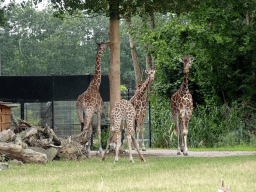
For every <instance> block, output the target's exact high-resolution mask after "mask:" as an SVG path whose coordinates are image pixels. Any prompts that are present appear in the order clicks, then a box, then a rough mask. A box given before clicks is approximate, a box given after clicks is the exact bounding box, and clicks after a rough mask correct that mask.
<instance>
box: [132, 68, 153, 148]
mask: <svg viewBox="0 0 256 192" xmlns="http://www.w3.org/2000/svg"><path fill="white" fill-rule="evenodd" d="M146 73H147V74H148V78H147V79H146V81H145V82H144V83H143V84H139V85H138V86H137V90H136V91H135V93H134V96H133V97H132V98H131V99H130V101H131V103H132V105H133V107H134V108H135V110H136V117H135V119H136V121H137V126H136V134H137V143H138V145H139V135H140V132H141V139H142V143H141V145H142V151H146V149H145V144H144V119H145V116H146V112H147V101H146V96H145V92H146V90H147V89H148V87H149V85H150V83H151V82H152V81H153V80H154V77H155V70H154V69H151V70H149V71H146Z"/></svg>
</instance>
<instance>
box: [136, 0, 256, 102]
mask: <svg viewBox="0 0 256 192" xmlns="http://www.w3.org/2000/svg"><path fill="white" fill-rule="evenodd" d="M202 6H203V7H202V9H200V11H198V12H191V13H190V14H189V15H181V16H179V17H176V18H173V20H171V21H170V22H168V23H167V24H166V25H165V26H163V27H162V28H161V29H160V30H159V31H157V32H153V33H150V32H144V33H143V35H142V37H141V38H142V40H143V41H145V42H147V43H149V44H150V45H151V46H152V48H151V51H150V52H151V54H153V55H154V57H155V59H156V60H155V61H156V68H157V74H156V79H157V81H156V90H157V92H158V93H159V94H160V95H161V96H163V97H167V98H170V97H171V95H172V94H173V93H174V92H175V91H176V90H177V89H178V86H179V85H180V84H181V81H182V77H183V65H182V64H181V63H180V62H179V61H178V58H179V57H183V56H184V55H185V54H190V55H192V56H194V57H195V61H194V62H193V63H192V66H191V68H190V77H189V89H190V91H191V93H192V95H193V96H194V99H195V102H197V103H200V104H204V103H206V104H214V105H216V104H221V103H224V102H233V101H235V100H238V99H239V98H247V99H250V98H253V95H255V94H256V89H255V88H254V83H255V75H254V73H255V72H253V71H255V69H256V66H255V64H253V62H255V57H254V56H255V55H256V53H255V50H254V49H253V47H255V46H256V40H255V38H254V36H255V33H256V32H255V31H256V30H255V22H254V20H253V19H252V18H251V22H250V24H249V25H247V20H246V18H245V15H244V13H247V11H248V8H247V7H246V4H242V5H241V3H240V2H238V1H237V2H229V3H228V6H227V5H226V4H216V3H214V2H212V1H208V2H207V3H206V4H204V5H202ZM251 6H253V7H256V6H255V3H252V4H251Z"/></svg>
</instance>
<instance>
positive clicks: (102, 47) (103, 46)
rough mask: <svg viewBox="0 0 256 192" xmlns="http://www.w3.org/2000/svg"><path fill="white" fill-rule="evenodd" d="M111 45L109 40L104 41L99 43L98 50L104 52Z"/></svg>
mask: <svg viewBox="0 0 256 192" xmlns="http://www.w3.org/2000/svg"><path fill="white" fill-rule="evenodd" d="M109 46H110V43H109V42H107V43H104V42H101V43H97V51H98V52H100V53H103V52H104V51H105V50H106V49H107V48H108V47H109Z"/></svg>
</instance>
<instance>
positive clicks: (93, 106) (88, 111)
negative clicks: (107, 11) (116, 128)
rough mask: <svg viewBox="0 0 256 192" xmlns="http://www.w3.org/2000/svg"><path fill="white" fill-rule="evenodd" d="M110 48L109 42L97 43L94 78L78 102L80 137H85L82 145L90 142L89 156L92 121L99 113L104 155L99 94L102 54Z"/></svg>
mask: <svg viewBox="0 0 256 192" xmlns="http://www.w3.org/2000/svg"><path fill="white" fill-rule="evenodd" d="M109 46H110V43H109V42H108V43H104V42H101V43H97V55H96V65H95V72H94V76H93V78H92V80H91V82H90V85H89V87H88V88H87V90H86V91H85V92H84V93H83V94H81V95H79V96H78V99H77V102H76V110H77V115H78V119H79V121H80V124H81V131H82V133H81V134H80V135H79V136H78V137H80V136H82V137H83V139H82V141H81V144H86V143H87V142H88V143H87V144H88V145H86V152H87V154H88V155H89V152H90V138H91V134H92V125H91V120H92V116H93V114H94V113H95V112H97V116H98V127H97V135H98V140H99V151H100V152H101V153H102V146H101V127H100V120H101V114H102V110H103V101H102V98H101V96H100V92H99V88H100V83H101V54H102V53H103V52H104V51H105V50H106V49H107V48H108V47H109Z"/></svg>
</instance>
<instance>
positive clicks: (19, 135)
mask: <svg viewBox="0 0 256 192" xmlns="http://www.w3.org/2000/svg"><path fill="white" fill-rule="evenodd" d="M19 123H21V124H20V125H22V129H21V126H20V125H19V126H18V127H19V130H16V131H15V132H16V134H15V132H13V131H12V130H10V129H9V130H5V131H3V132H1V133H0V155H2V154H5V156H6V158H7V159H9V160H12V159H17V160H19V161H21V162H23V163H30V162H34V163H46V161H47V160H48V161H52V160H53V159H54V158H55V157H56V156H57V157H62V158H64V159H67V160H77V159H80V158H82V157H84V155H83V153H82V150H81V149H82V147H81V143H84V142H85V141H86V142H87V140H88V138H87V134H86V131H85V132H82V133H81V134H78V135H76V136H74V137H75V138H76V139H75V140H73V139H71V137H70V138H69V139H61V138H58V137H57V136H56V134H55V133H54V131H53V130H52V129H51V128H50V127H49V126H46V127H43V128H42V127H35V126H33V125H31V124H29V123H27V122H25V121H21V120H19ZM20 131H21V132H20Z"/></svg>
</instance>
